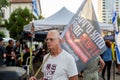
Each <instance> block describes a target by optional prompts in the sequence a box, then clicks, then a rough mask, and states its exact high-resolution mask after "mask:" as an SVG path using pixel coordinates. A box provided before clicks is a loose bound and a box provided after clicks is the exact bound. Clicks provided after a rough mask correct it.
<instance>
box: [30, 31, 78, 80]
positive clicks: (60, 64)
mask: <svg viewBox="0 0 120 80" xmlns="http://www.w3.org/2000/svg"><path fill="white" fill-rule="evenodd" d="M46 42H47V48H48V49H49V50H50V53H49V54H50V56H49V57H48V59H47V60H46V61H45V59H46V58H47V56H48V55H49V54H47V55H45V57H44V60H43V62H44V61H45V64H43V66H42V72H43V77H42V78H41V79H40V80H78V70H77V67H76V63H75V60H74V58H73V57H72V56H71V55H70V54H69V53H68V52H66V51H65V50H64V49H62V48H61V47H60V42H61V39H60V34H59V32H58V31H57V30H51V31H49V32H48V34H47V37H46ZM29 80H36V79H35V78H34V77H31V78H30V79H29Z"/></svg>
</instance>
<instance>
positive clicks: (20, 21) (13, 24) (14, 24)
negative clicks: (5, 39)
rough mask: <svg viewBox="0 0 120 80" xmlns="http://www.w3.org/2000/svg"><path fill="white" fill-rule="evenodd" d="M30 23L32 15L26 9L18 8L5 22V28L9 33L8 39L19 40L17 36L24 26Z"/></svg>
mask: <svg viewBox="0 0 120 80" xmlns="http://www.w3.org/2000/svg"><path fill="white" fill-rule="evenodd" d="M30 21H32V13H30V11H29V9H27V8H24V9H22V8H18V9H16V10H15V11H13V13H12V14H11V15H10V18H9V19H8V20H6V21H5V26H6V28H7V29H8V30H9V31H10V37H12V38H14V39H17V40H18V39H19V34H20V33H21V32H22V31H23V27H24V25H26V24H28V23H29V22H30Z"/></svg>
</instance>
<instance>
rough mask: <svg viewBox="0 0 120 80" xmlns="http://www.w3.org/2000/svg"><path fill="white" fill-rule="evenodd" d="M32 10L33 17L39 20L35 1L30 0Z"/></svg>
mask: <svg viewBox="0 0 120 80" xmlns="http://www.w3.org/2000/svg"><path fill="white" fill-rule="evenodd" d="M32 10H33V15H34V16H35V17H36V18H37V19H38V18H39V13H38V8H37V2H36V0H32Z"/></svg>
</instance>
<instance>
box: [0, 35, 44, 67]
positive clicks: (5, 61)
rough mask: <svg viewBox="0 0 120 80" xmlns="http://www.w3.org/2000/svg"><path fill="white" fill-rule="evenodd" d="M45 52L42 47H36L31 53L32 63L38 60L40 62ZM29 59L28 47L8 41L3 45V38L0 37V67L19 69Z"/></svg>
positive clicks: (17, 42)
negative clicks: (33, 57) (15, 67)
mask: <svg viewBox="0 0 120 80" xmlns="http://www.w3.org/2000/svg"><path fill="white" fill-rule="evenodd" d="M45 51H46V50H44V49H43V48H42V47H36V48H35V50H34V51H33V56H35V59H34V62H35V61H36V60H38V59H39V60H40V61H42V59H43V55H45V54H46V52H45ZM29 57H30V47H28V45H27V44H25V43H24V44H21V43H20V42H19V41H16V42H14V41H13V40H12V39H10V40H9V41H8V43H7V45H5V42H4V40H3V38H1V37H0V65H2V66H3V65H4V66H19V67H21V66H24V65H26V61H27V58H29ZM21 59H22V60H21Z"/></svg>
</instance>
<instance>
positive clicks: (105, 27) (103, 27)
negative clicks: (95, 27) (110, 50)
mask: <svg viewBox="0 0 120 80" xmlns="http://www.w3.org/2000/svg"><path fill="white" fill-rule="evenodd" d="M99 26H100V29H101V30H108V31H113V30H114V26H113V24H108V23H100V22H99Z"/></svg>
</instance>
